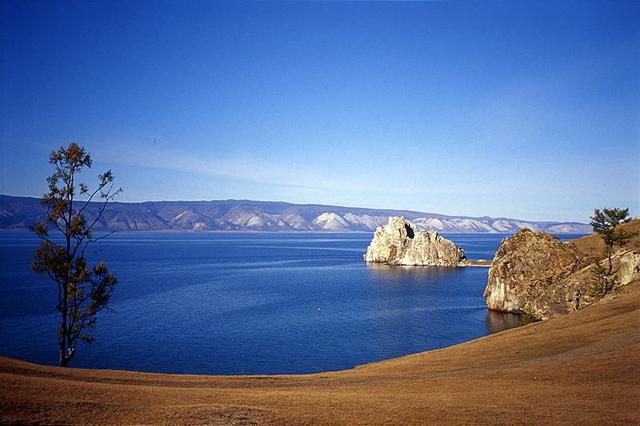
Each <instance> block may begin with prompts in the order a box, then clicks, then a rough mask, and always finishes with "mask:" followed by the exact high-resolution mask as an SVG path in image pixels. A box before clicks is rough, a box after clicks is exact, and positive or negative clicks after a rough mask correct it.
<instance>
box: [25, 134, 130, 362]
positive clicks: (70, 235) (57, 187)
mask: <svg viewBox="0 0 640 426" xmlns="http://www.w3.org/2000/svg"><path fill="white" fill-rule="evenodd" d="M49 163H51V164H52V165H53V166H54V168H55V170H54V172H53V174H52V175H51V176H49V177H48V178H47V182H48V186H49V192H48V193H46V194H45V195H44V196H43V197H42V204H43V205H44V206H45V207H46V209H47V211H46V215H45V218H44V221H43V222H41V221H40V220H38V221H37V222H36V224H35V227H34V231H35V233H36V234H37V235H38V237H39V238H40V239H41V243H40V246H39V247H38V248H37V249H36V250H35V252H34V253H33V263H32V265H31V266H32V269H33V270H34V271H36V272H38V273H40V274H42V275H43V276H45V277H47V278H49V279H50V280H51V281H53V282H54V283H55V284H56V285H57V289H58V299H57V306H56V308H57V310H58V312H59V313H60V325H59V327H58V345H59V348H58V349H59V364H58V365H59V366H60V367H64V366H66V365H67V364H69V362H70V361H71V359H72V358H73V356H74V355H75V353H76V345H77V342H78V340H82V341H86V342H89V343H91V342H92V341H93V337H92V336H91V335H90V334H89V330H91V329H93V328H94V327H95V325H96V316H97V314H98V312H100V311H102V310H104V309H106V308H107V307H108V303H109V298H110V296H111V292H112V290H113V286H114V285H115V284H116V282H117V279H116V277H115V276H114V275H113V274H112V273H110V272H109V270H108V269H107V267H106V265H105V263H104V262H102V261H100V262H98V263H97V264H96V265H94V266H90V265H89V262H88V261H87V259H86V257H85V252H86V249H87V247H88V246H89V245H90V244H91V243H94V242H96V241H98V240H100V239H102V238H105V237H106V236H107V235H109V234H110V233H109V234H106V235H102V236H100V237H94V235H93V232H92V229H93V227H94V226H95V225H96V223H98V221H99V220H100V217H101V216H102V214H103V213H104V211H105V208H106V207H107V204H108V203H109V201H111V200H113V198H114V197H115V196H116V195H117V194H118V193H120V192H121V191H122V190H121V189H117V190H114V188H113V179H114V178H113V175H112V174H111V170H109V171H106V172H105V173H103V174H101V175H99V176H98V185H97V187H96V189H95V190H93V191H90V190H89V187H88V186H87V185H85V184H84V183H77V180H78V178H79V176H78V175H79V174H80V172H81V170H82V169H83V168H85V167H86V168H89V167H91V163H92V160H91V156H90V155H89V154H88V153H87V152H86V150H85V149H84V148H83V147H80V146H79V145H77V144H75V143H71V144H69V146H67V147H66V148H65V147H60V148H59V149H57V150H55V151H53V152H52V153H51V155H50V157H49ZM76 185H77V186H76ZM77 198H82V199H83V200H78V199H77ZM90 206H91V210H93V209H94V208H95V207H97V211H94V212H93V214H92V217H91V219H90V220H87V218H86V217H85V215H84V213H85V212H86V210H87V208H89V207H90ZM51 232H54V233H56V234H58V235H61V236H62V239H63V240H62V244H58V243H56V242H54V241H53V239H52V238H51Z"/></svg>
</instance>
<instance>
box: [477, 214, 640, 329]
mask: <svg viewBox="0 0 640 426" xmlns="http://www.w3.org/2000/svg"><path fill="white" fill-rule="evenodd" d="M623 228H624V229H627V230H629V231H638V230H640V220H634V221H631V222H629V223H627V224H625V225H623ZM605 257H606V252H605V247H604V244H603V243H602V241H601V238H600V237H599V236H598V235H589V236H586V237H582V238H579V239H577V240H573V241H568V242H564V243H563V242H561V241H560V240H559V239H557V238H555V237H552V236H551V235H549V234H547V233H544V232H533V231H531V230H529V229H523V230H521V231H519V232H517V233H516V234H514V235H513V236H512V237H510V238H506V239H504V240H503V241H502V243H501V244H500V248H499V249H498V251H497V252H496V255H495V257H494V259H493V262H492V264H491V268H490V269H489V280H488V283H487V287H486V288H485V291H484V296H485V297H486V302H487V306H488V308H489V309H491V310H496V311H503V312H514V313H521V314H526V315H530V316H532V317H534V318H536V319H548V318H552V317H555V316H558V315H561V314H565V313H568V312H570V311H573V310H575V299H576V293H577V292H578V291H580V295H581V306H587V305H589V304H592V303H593V302H595V301H596V300H598V297H594V295H592V294H591V293H592V292H591V291H590V288H591V287H593V285H594V268H595V267H596V264H598V263H600V264H601V265H604V263H605V261H606V260H605ZM612 261H613V265H614V269H615V270H616V271H617V272H618V279H619V282H618V284H617V288H618V289H620V288H622V287H624V286H627V285H628V284H630V283H634V282H638V281H640V238H635V239H634V240H632V242H631V243H630V244H629V246H628V247H626V248H621V249H619V250H617V251H616V252H615V253H614V255H613V258H612ZM614 290H615V289H614Z"/></svg>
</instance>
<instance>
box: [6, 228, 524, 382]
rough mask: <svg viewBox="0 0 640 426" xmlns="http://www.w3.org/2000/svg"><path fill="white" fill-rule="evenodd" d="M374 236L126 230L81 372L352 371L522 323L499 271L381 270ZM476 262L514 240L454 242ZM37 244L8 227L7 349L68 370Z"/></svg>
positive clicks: (105, 255)
mask: <svg viewBox="0 0 640 426" xmlns="http://www.w3.org/2000/svg"><path fill="white" fill-rule="evenodd" d="M371 236H372V235H371V234H354V233H350V234H318V233H277V234H273V233H144V232H135V233H126V232H121V233H117V234H114V235H112V236H111V237H109V239H107V240H104V241H101V242H100V243H99V245H96V246H95V247H96V248H97V249H98V250H99V253H96V254H94V256H96V258H98V257H99V258H101V259H105V260H106V261H107V265H108V266H109V268H110V269H111V271H112V272H114V273H115V274H116V275H117V276H118V279H119V283H118V284H117V286H116V288H115V290H114V293H113V297H112V303H111V307H112V308H113V311H112V312H103V313H102V314H100V316H99V318H98V325H97V328H96V330H95V332H94V335H95V337H96V338H97V340H96V342H95V343H94V344H92V345H88V344H84V343H80V344H79V349H78V353H77V354H76V357H75V358H74V360H73V361H72V366H76V367H92V368H110V369H128V370H129V369H130V370H142V371H158V372H171V373H210V374H263V373H264V374H266V373H309V372H318V371H327V370H340V369H345V368H350V367H353V366H355V365H358V364H363V363H368V362H372V361H377V360H382V359H387V358H391V357H395V356H399V355H405V354H408V353H413V352H419V351H424V350H428V349H434V348H440V347H443V346H449V345H453V344H455V343H459V342H464V341H467V340H471V339H474V338H477V337H480V336H484V335H487V334H489V333H493V332H496V331H500V330H503V329H506V328H510V327H513V326H516V325H518V323H519V319H518V317H517V316H516V315H511V314H502V313H496V312H490V311H488V310H487V309H486V307H485V303H484V298H483V297H482V292H483V290H484V287H485V285H486V282H487V272H488V269H487V268H478V267H470V268H455V269H446V268H433V267H389V266H383V265H368V264H365V263H364V262H363V261H362V254H363V252H364V251H365V250H366V247H367V245H368V243H369V241H370V239H371ZM447 237H448V238H450V239H452V240H453V241H455V242H456V243H457V244H459V245H460V246H461V247H462V248H463V249H464V250H465V252H466V254H467V257H469V258H472V259H477V258H484V259H491V258H493V255H494V253H495V251H496V249H497V247H498V245H499V243H500V240H501V239H502V238H504V237H505V235H490V234H451V235H448V236H447ZM37 245H38V240H37V239H36V237H35V236H34V235H32V234H30V233H26V232H0V354H2V355H7V356H11V357H15V358H19V359H24V360H28V361H33V362H38V363H46V364H55V363H56V362H57V340H56V328H57V325H58V314H57V313H56V311H55V304H56V302H55V299H56V295H57V291H56V289H55V286H54V284H53V283H51V282H48V281H45V280H44V279H43V278H41V277H39V276H38V275H36V274H35V273H34V272H32V271H31V270H30V262H31V255H32V252H33V249H34V248H35V247H36V246H37Z"/></svg>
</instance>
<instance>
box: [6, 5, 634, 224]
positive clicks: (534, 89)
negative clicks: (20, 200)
mask: <svg viewBox="0 0 640 426" xmlns="http://www.w3.org/2000/svg"><path fill="white" fill-rule="evenodd" d="M0 5H1V10H0V14H1V19H2V22H0V28H1V29H0V31H1V35H2V41H1V43H2V45H1V49H0V50H1V52H0V54H1V55H2V56H1V58H2V63H1V64H2V68H1V73H2V74H1V80H2V81H1V84H2V86H1V89H0V95H1V100H0V120H1V122H0V125H1V134H0V138H1V139H0V140H1V143H2V148H1V154H2V158H1V160H0V193H5V194H13V195H35V196H39V195H41V194H42V193H43V192H44V191H45V189H46V185H45V177H46V176H47V175H48V174H49V173H50V168H49V165H48V164H47V155H48V153H49V152H50V151H51V150H52V149H54V148H55V147H57V146H59V145H61V144H67V143H68V142H70V141H77V142H78V143H80V144H82V145H84V146H86V147H87V148H88V150H89V151H90V152H91V153H92V154H93V156H94V158H95V164H94V171H95V172H96V173H97V172H98V171H101V170H104V169H108V168H111V169H113V171H114V174H115V176H116V178H117V181H118V183H119V184H120V185H121V186H122V187H123V188H124V193H123V195H122V197H121V200H123V201H141V200H159V199H163V200H176V199H181V200H187V199H189V200H193V199H226V198H248V199H260V200H283V201H291V202H301V203H327V204H339V205H351V206H362V207H384V208H398V209H400V208H402V209H415V210H422V211H431V212H440V213H447V214H464V215H473V216H480V215H491V216H510V217H521V218H525V219H559V220H580V221H587V220H588V216H589V214H591V213H592V211H593V208H594V207H603V206H620V207H623V206H626V207H631V210H632V213H633V214H634V215H638V214H640V1H634V2H625V1H604V2H589V1H579V2H571V1H561V2H560V1H558V2H545V1H541V2H537V1H536V2H531V1H527V2H517V1H500V2H497V1H491V2H490V1H482V2H465V1H451V2H447V1H443V2H360V1H353V2H332V1H327V2H309V1H302V2H284V3H282V2H272V1H265V2H257V3H253V2H252V3H250V2H229V3H222V2H214V1H194V2H182V1H151V2H145V1H126V2H118V1H113V0H109V1H106V0H105V1H99V2H93V1H92V2H89V1H81V2H69V1H64V2H52V1H46V2H39V1H28V2H25V1H2V2H1V3H0Z"/></svg>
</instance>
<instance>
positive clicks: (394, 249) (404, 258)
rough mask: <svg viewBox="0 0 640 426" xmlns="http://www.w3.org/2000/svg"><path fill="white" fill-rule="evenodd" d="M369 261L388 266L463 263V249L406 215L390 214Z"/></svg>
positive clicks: (368, 255) (378, 231)
mask: <svg viewBox="0 0 640 426" xmlns="http://www.w3.org/2000/svg"><path fill="white" fill-rule="evenodd" d="M364 260H365V261H366V262H374V263H386V264H389V265H408V266H413V265H422V266H463V265H464V260H465V257H464V251H463V250H462V249H461V248H459V247H458V246H456V245H455V244H454V243H453V242H452V241H449V240H447V239H446V238H443V237H442V236H440V235H439V234H438V233H437V232H435V231H418V229H417V227H416V226H415V225H414V224H413V223H411V222H409V221H408V220H406V219H405V218H403V217H395V216H394V217H390V218H389V221H388V223H387V224H386V225H384V226H380V227H378V228H377V229H376V232H375V234H374V236H373V240H372V241H371V244H369V247H368V248H367V252H366V254H365V255H364Z"/></svg>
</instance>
